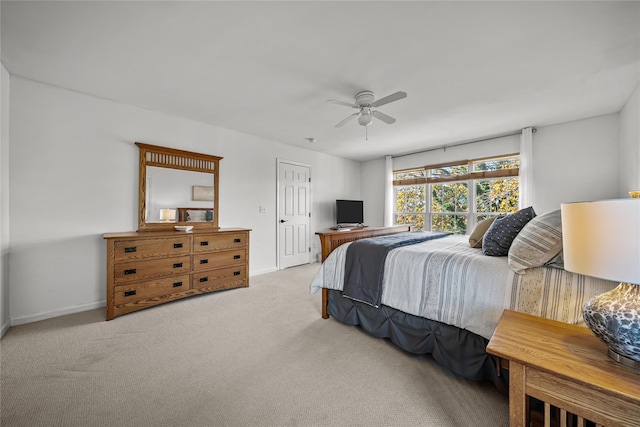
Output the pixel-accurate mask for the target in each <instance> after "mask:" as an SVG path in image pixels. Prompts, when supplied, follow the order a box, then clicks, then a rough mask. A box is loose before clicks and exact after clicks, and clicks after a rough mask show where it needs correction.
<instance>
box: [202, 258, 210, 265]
mask: <svg viewBox="0 0 640 427" xmlns="http://www.w3.org/2000/svg"><path fill="white" fill-rule="evenodd" d="M200 264H209V260H208V259H201V260H200Z"/></svg>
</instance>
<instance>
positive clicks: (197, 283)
mask: <svg viewBox="0 0 640 427" xmlns="http://www.w3.org/2000/svg"><path fill="white" fill-rule="evenodd" d="M246 283H247V266H246V265H238V266H236V267H226V268H219V269H217V270H210V271H206V272H201V273H194V275H193V280H192V282H191V287H192V288H193V289H202V288H207V289H209V290H215V289H226V288H237V287H239V286H246Z"/></svg>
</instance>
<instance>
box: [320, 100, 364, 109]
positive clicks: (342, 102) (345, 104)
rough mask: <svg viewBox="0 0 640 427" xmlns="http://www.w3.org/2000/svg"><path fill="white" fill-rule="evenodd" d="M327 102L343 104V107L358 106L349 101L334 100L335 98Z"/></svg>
mask: <svg viewBox="0 0 640 427" xmlns="http://www.w3.org/2000/svg"><path fill="white" fill-rule="evenodd" d="M327 102H333V103H334V104H338V105H344V106H345V107H351V108H360V107H358V106H357V105H356V104H353V103H350V102H344V101H336V100H335V99H330V100H328V101H327Z"/></svg>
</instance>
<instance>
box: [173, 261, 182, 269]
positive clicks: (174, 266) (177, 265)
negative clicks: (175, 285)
mask: <svg viewBox="0 0 640 427" xmlns="http://www.w3.org/2000/svg"><path fill="white" fill-rule="evenodd" d="M173 268H182V263H181V262H176V263H175V264H173Z"/></svg>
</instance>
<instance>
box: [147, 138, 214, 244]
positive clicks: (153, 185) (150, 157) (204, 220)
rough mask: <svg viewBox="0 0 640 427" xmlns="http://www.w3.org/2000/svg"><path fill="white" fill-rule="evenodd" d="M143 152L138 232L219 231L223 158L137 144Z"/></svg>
mask: <svg viewBox="0 0 640 427" xmlns="http://www.w3.org/2000/svg"><path fill="white" fill-rule="evenodd" d="M136 145H137V146H138V148H139V150H140V171H139V187H138V188H139V198H138V205H139V212H138V231H158V230H169V229H173V227H174V226H176V225H191V226H194V228H218V170H219V165H220V160H221V159H222V157H217V156H211V155H207V154H200V153H193V152H190V151H183V150H176V149H173V148H166V147H159V146H155V145H149V144H143V143H141V142H136Z"/></svg>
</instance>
